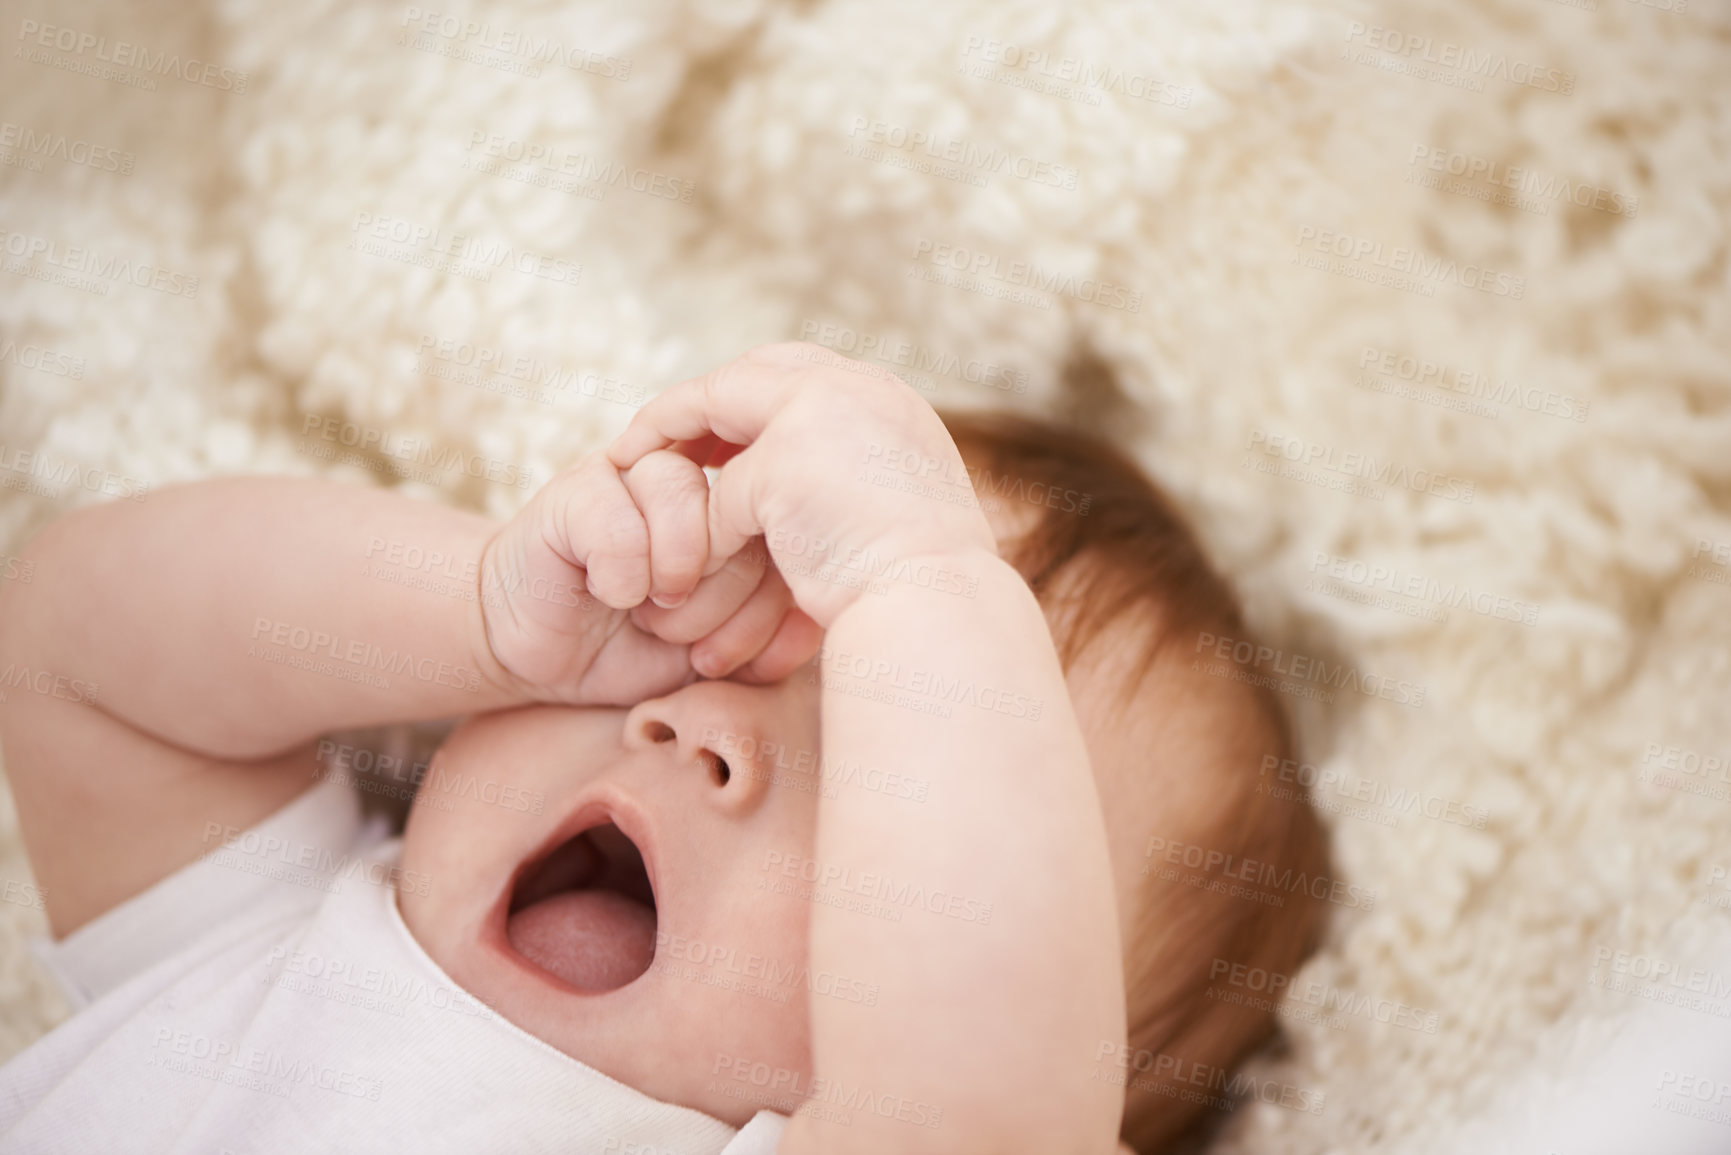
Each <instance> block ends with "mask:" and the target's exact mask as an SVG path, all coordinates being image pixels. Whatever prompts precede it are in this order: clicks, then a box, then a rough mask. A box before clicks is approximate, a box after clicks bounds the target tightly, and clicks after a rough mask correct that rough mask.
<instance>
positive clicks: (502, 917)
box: [399, 670, 869, 1125]
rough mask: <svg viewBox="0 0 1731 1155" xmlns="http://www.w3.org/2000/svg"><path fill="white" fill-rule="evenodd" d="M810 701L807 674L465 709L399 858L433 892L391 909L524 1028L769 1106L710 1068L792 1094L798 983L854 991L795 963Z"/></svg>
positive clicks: (799, 1048) (812, 773)
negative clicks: (554, 703)
mask: <svg viewBox="0 0 1731 1155" xmlns="http://www.w3.org/2000/svg"><path fill="white" fill-rule="evenodd" d="M817 695H818V689H817V687H816V686H815V685H809V684H808V683H807V681H806V678H805V676H804V671H803V670H802V671H800V672H798V673H796V674H795V675H794V676H792V677H790V678H788V679H787V680H786V681H784V682H782V683H780V684H778V685H775V686H767V687H765V686H748V685H743V684H739V683H734V682H697V683H694V684H692V685H689V686H686V687H684V688H683V689H680V690H678V691H676V692H675V693H673V694H671V695H669V696H667V697H665V698H659V699H655V700H652V701H649V702H644V703H642V704H640V705H638V706H637V707H635V708H634V709H632V710H630V711H625V710H611V709H576V708H564V707H534V708H529V709H523V710H514V711H508V712H503V713H498V714H491V715H482V716H479V717H477V718H475V719H472V720H471V721H469V722H467V723H465V724H464V725H463V726H462V727H460V728H459V729H458V730H457V731H456V732H455V733H454V734H452V736H451V737H450V738H449V739H448V740H447V741H446V743H445V744H444V746H443V747H441V749H440V751H439V753H438V755H437V757H436V758H435V759H434V763H433V768H432V770H431V771H430V772H429V774H428V775H427V778H426V780H425V781H424V782H423V783H422V785H421V788H420V792H419V794H418V796H417V797H416V800H415V807H414V811H413V813H412V814H411V816H410V819H409V824H408V829H407V831H406V833H405V836H404V847H403V866H404V868H405V870H409V871H416V872H419V873H420V874H422V875H424V876H426V877H427V878H429V879H430V885H429V886H428V887H427V893H425V894H414V893H411V892H406V891H405V892H403V893H401V894H400V895H399V903H400V905H401V908H402V913H403V918H404V921H405V922H406V923H407V925H408V927H409V929H410V931H411V932H413V934H414V936H415V938H416V940H417V941H419V942H420V944H421V945H422V947H423V948H425V950H426V951H427V953H428V954H429V955H430V956H431V957H432V958H433V960H434V961H435V962H437V963H438V964H439V965H440V966H441V967H443V968H444V969H445V971H446V972H447V973H448V974H450V976H451V977H452V978H453V979H455V980H456V981H457V983H459V984H460V985H461V986H462V987H464V988H465V989H466V990H468V991H469V992H470V993H472V994H474V995H475V996H476V997H478V998H479V999H481V1000H482V1001H483V1002H486V1003H488V1004H489V1005H491V1006H492V1007H493V1008H494V1009H495V1010H496V1011H498V1012H499V1013H500V1014H501V1015H503V1016H504V1017H505V1018H507V1019H509V1020H510V1021H511V1022H513V1023H515V1024H517V1025H518V1026H520V1027H522V1028H523V1029H524V1030H526V1031H528V1032H529V1033H530V1034H532V1035H535V1036H536V1037H538V1038H540V1039H542V1040H543V1041H545V1042H547V1043H549V1044H550V1045H552V1046H553V1047H555V1048H557V1049H558V1050H560V1051H563V1052H564V1053H566V1054H568V1055H571V1056H572V1057H574V1058H576V1059H578V1060H580V1061H582V1062H584V1063H586V1064H588V1065H589V1066H591V1067H594V1068H595V1069H597V1070H599V1071H601V1072H603V1073H604V1074H607V1075H609V1076H611V1077H613V1078H614V1079H617V1080H619V1081H620V1082H622V1083H625V1084H627V1085H629V1086H631V1087H635V1088H637V1089H638V1090H640V1091H642V1092H644V1093H645V1094H648V1095H651V1096H654V1097H655V1098H658V1099H662V1100H664V1101H667V1102H671V1103H677V1104H681V1105H684V1106H688V1107H693V1108H696V1109H697V1110H700V1111H703V1112H705V1113H707V1114H709V1115H712V1116H715V1117H717V1118H720V1119H723V1120H726V1121H728V1122H731V1123H733V1124H735V1125H740V1124H743V1123H744V1122H746V1121H747V1120H749V1119H750V1117H751V1116H752V1115H753V1114H755V1113H756V1112H757V1110H758V1109H759V1107H760V1106H774V1105H775V1104H758V1103H754V1102H751V1101H748V1100H744V1099H740V1098H735V1097H731V1096H729V1095H727V1094H725V1093H724V1092H725V1091H727V1090H729V1089H732V1088H735V1087H738V1088H746V1087H747V1085H746V1084H742V1083H737V1082H734V1081H733V1080H731V1079H729V1078H728V1077H726V1075H725V1073H724V1074H721V1075H717V1074H716V1073H715V1072H716V1071H717V1070H718V1068H720V1069H722V1071H723V1072H725V1071H728V1070H731V1069H732V1068H733V1066H734V1065H737V1064H746V1065H755V1064H759V1063H762V1064H766V1065H767V1067H768V1069H770V1070H782V1071H787V1072H790V1073H791V1075H797V1076H799V1082H798V1083H796V1084H795V1085H797V1086H807V1085H809V1082H810V1079H809V1072H810V1045H809V1039H808V1030H807V1021H808V1018H807V1010H806V1007H807V999H808V998H809V997H810V995H809V994H808V986H810V987H815V988H816V989H818V990H819V992H820V993H822V994H825V995H829V996H831V997H844V998H854V999H855V1000H856V1001H863V1000H864V999H865V998H866V997H868V995H869V991H868V989H867V988H866V987H865V986H864V984H863V983H860V984H857V985H856V986H855V987H853V988H850V989H849V990H846V991H840V990H837V989H836V988H834V987H832V986H831V985H830V983H831V982H832V981H833V979H834V978H835V976H830V975H827V974H824V973H819V974H809V972H808V970H807V951H806V931H807V926H808V923H809V918H810V911H811V906H810V903H809V901H808V900H807V898H805V897H802V895H807V894H809V884H807V883H805V882H802V881H801V879H800V877H799V873H800V867H801V865H802V864H804V863H806V862H808V861H809V860H810V859H811V858H812V847H813V839H814V835H815V831H816V821H817V798H818V794H817V790H818V788H819V784H820V782H821V776H820V775H819V774H818V772H817V771H818V766H817V751H818V749H819V740H818V699H817ZM766 750H767V751H768V753H767V755H766V753H765V751H766ZM744 755H754V757H746V756H744ZM723 763H725V765H726V767H727V770H726V773H725V774H723V772H722V771H721V767H722V765H723ZM772 777H775V778H777V779H778V781H776V782H775V783H773V784H772V782H771V780H770V779H771V778H772ZM639 856H640V861H639ZM790 871H791V876H790V874H789V873H788V872H790ZM808 975H809V977H808ZM843 977H844V981H845V976H843ZM862 977H864V978H867V979H869V976H862ZM791 1075H790V1077H791ZM747 1089H749V1088H747ZM782 1106H783V1107H784V1109H785V1104H783V1105H782Z"/></svg>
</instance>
